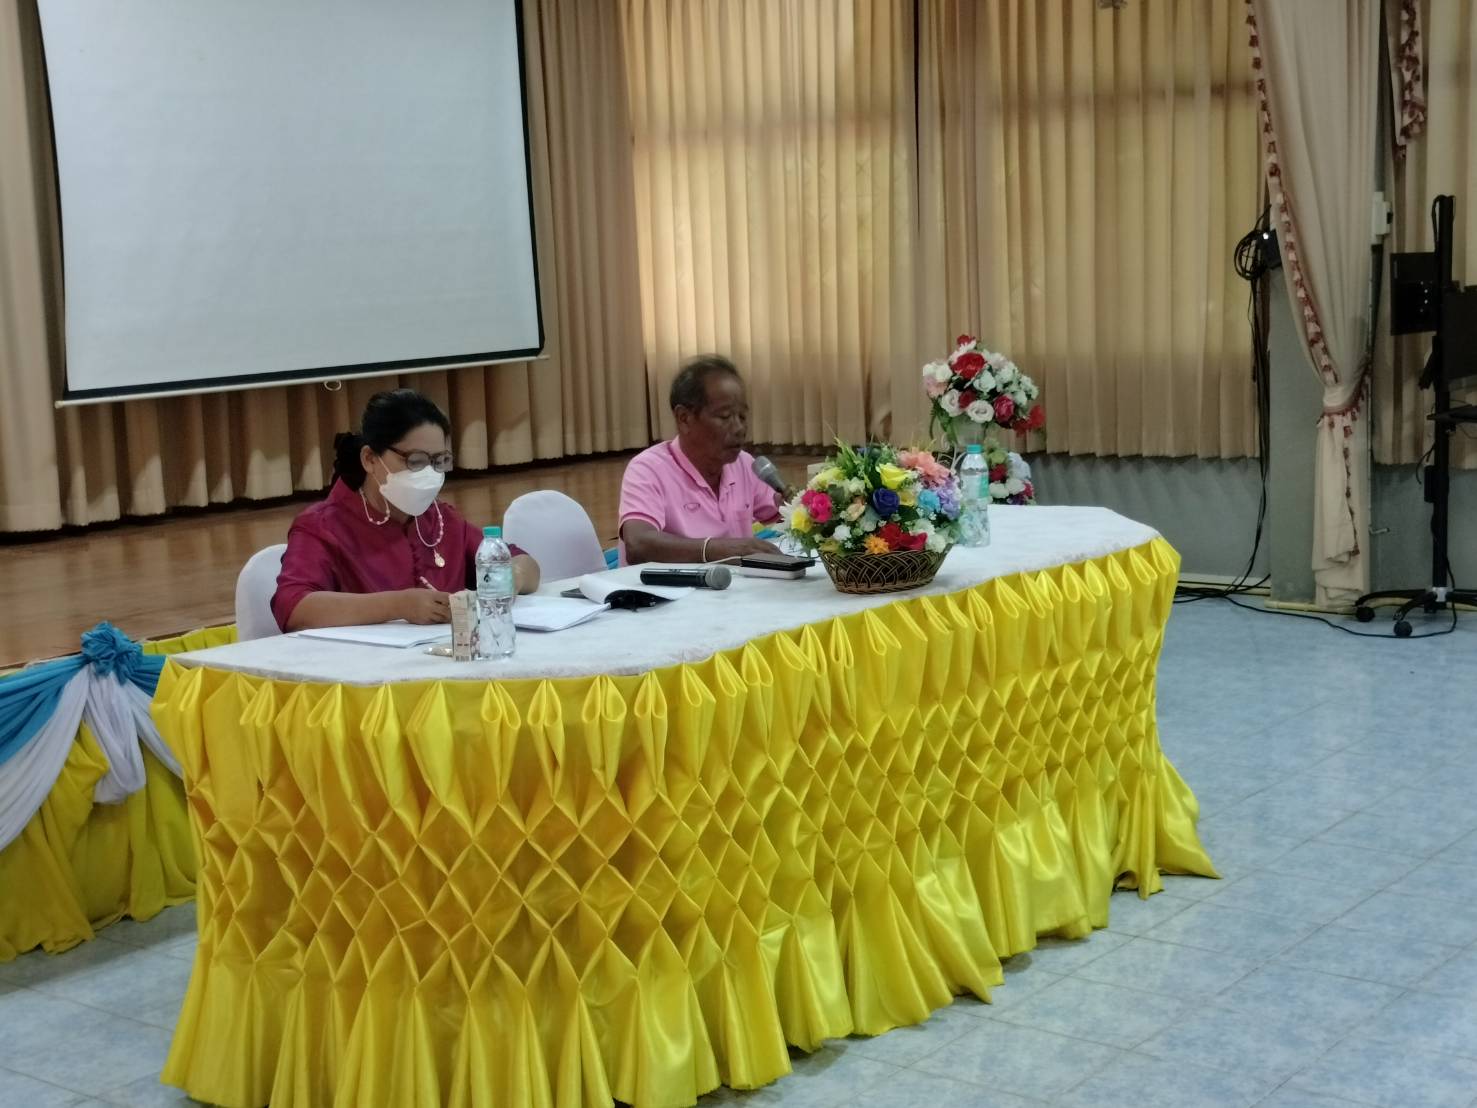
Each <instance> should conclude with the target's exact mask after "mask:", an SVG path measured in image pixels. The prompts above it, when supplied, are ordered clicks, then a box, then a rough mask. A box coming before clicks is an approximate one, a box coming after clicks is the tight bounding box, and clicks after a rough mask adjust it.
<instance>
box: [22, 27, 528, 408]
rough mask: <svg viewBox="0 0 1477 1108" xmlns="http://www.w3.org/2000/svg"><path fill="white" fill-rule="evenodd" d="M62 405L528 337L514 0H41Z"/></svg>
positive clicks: (336, 371) (355, 366) (346, 367)
mask: <svg viewBox="0 0 1477 1108" xmlns="http://www.w3.org/2000/svg"><path fill="white" fill-rule="evenodd" d="M40 12H41V20H42V35H43V39H44V43H45V51H46V67H47V74H48V82H49V85H50V91H51V111H52V122H53V127H54V130H55V138H56V159H57V170H58V181H59V189H60V202H61V213H62V248H63V264H64V267H65V268H64V272H65V281H64V283H65V296H66V345H67V349H66V378H67V388H66V397H65V399H67V400H79V401H80V400H89V399H98V398H102V397H109V396H126V395H129V394H135V393H147V392H161V391H168V392H180V391H203V390H208V389H216V388H222V387H243V386H246V385H251V384H265V383H270V382H274V381H283V380H293V379H298V380H302V379H325V378H336V377H348V376H355V375H363V374H370V373H385V372H396V371H401V370H411V369H418V368H426V367H430V366H442V365H456V364H480V363H486V362H490V361H497V360H501V359H507V358H514V357H528V356H530V355H533V354H535V353H537V352H538V351H539V350H540V348H541V347H542V346H543V322H542V319H541V317H540V313H539V300H538V276H537V271H536V267H535V260H534V242H533V213H532V210H531V204H530V190H529V180H528V157H527V141H526V135H525V120H524V102H523V77H522V50H521V48H520V47H521V43H520V32H521V25H520V14H521V13H520V11H519V5H518V3H517V0H435V2H434V3H429V4H416V3H408V2H406V0H103V2H99V0H40Z"/></svg>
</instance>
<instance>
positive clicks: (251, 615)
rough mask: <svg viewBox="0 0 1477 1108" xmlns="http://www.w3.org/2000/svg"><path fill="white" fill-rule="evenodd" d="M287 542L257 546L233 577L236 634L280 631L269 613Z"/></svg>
mask: <svg viewBox="0 0 1477 1108" xmlns="http://www.w3.org/2000/svg"><path fill="white" fill-rule="evenodd" d="M285 553H287V544H286V543H285V542H279V543H278V544H277V545H276V546H269V547H266V548H265V549H264V550H258V551H257V552H256V553H255V554H253V555H252V556H251V557H250V558H248V559H247V560H246V564H245V565H244V566H242V567H241V576H239V577H237V578H236V638H237V639H239V640H241V641H243V642H244V641H245V640H247V639H265V638H267V637H268V636H270V635H280V634H282V629H281V628H280V627H278V626H277V617H276V616H274V615H273V614H272V594H274V593H275V592H276V591H277V575H278V574H279V573H281V572H282V555H283V554H285Z"/></svg>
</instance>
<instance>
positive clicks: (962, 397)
mask: <svg viewBox="0 0 1477 1108" xmlns="http://www.w3.org/2000/svg"><path fill="white" fill-rule="evenodd" d="M979 398H980V394H979V393H977V392H975V391H974V389H965V390H964V391H963V392H961V393H960V394H959V407H960V408H961V409H962V408H967V407H969V406H970V405H971V404H973V403H974V402H975V401H976V400H978V399H979Z"/></svg>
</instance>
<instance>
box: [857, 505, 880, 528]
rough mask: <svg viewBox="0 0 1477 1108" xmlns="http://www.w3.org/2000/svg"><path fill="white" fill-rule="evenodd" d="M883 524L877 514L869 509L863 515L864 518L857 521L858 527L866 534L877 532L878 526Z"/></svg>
mask: <svg viewBox="0 0 1477 1108" xmlns="http://www.w3.org/2000/svg"><path fill="white" fill-rule="evenodd" d="M881 522H882V520H881V519H880V518H879V517H878V515H877V513H876V512H874V511H872V509H871V508H868V509H867V510H866V511H865V512H863V513H862V518H861V519H859V520H858V521H857V526H858V527H859V528H861V530H862V531H864V532H871V531H875V530H877V525H878V524H879V523H881Z"/></svg>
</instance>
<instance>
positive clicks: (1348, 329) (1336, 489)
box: [1248, 0, 1380, 606]
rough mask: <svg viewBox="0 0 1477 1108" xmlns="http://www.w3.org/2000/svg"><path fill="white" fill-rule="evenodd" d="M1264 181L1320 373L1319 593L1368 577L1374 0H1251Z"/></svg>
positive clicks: (1324, 601)
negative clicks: (1287, 0) (1367, 406)
mask: <svg viewBox="0 0 1477 1108" xmlns="http://www.w3.org/2000/svg"><path fill="white" fill-rule="evenodd" d="M1248 3H1249V4H1250V10H1251V15H1250V17H1249V18H1248V23H1249V24H1250V26H1251V44H1252V49H1253V66H1254V67H1255V68H1256V70H1257V91H1258V93H1259V95H1260V98H1261V106H1262V113H1263V127H1262V137H1263V145H1264V148H1265V153H1266V160H1267V184H1268V187H1269V189H1270V191H1271V195H1272V204H1273V207H1274V209H1275V211H1276V216H1277V225H1278V231H1279V232H1280V234H1281V239H1282V253H1283V258H1284V261H1285V263H1286V266H1287V276H1288V280H1287V288H1288V294H1289V297H1290V298H1291V301H1292V309H1293V318H1294V319H1295V320H1296V322H1297V323H1298V325H1299V335H1300V336H1301V338H1302V340H1303V345H1304V349H1305V351H1306V352H1307V354H1308V358H1309V360H1310V362H1311V363H1312V366H1313V369H1314V372H1316V373H1317V374H1318V377H1319V380H1320V381H1321V382H1322V383H1323V416H1322V418H1321V419H1320V420H1319V422H1318V446H1317V456H1316V462H1315V466H1316V476H1315V485H1314V498H1313V573H1314V579H1315V581H1316V584H1317V600H1318V603H1319V604H1321V605H1324V606H1339V605H1343V604H1347V603H1348V602H1349V601H1351V600H1352V599H1354V598H1355V597H1356V596H1358V595H1359V594H1360V593H1361V592H1364V591H1365V590H1366V589H1367V588H1368V584H1369V561H1368V557H1367V549H1368V533H1369V423H1368V418H1367V412H1366V410H1365V405H1364V401H1365V398H1366V396H1367V385H1368V373H1369V364H1368V349H1369V338H1370V335H1371V330H1370V328H1371V326H1372V322H1371V319H1370V310H1369V308H1370V303H1371V296H1370V277H1371V273H1372V268H1373V259H1374V255H1373V252H1372V250H1371V246H1370V211H1371V197H1372V195H1373V193H1374V188H1375V186H1374V181H1375V141H1376V124H1377V120H1378V108H1379V81H1380V72H1379V64H1380V60H1379V59H1380V53H1379V35H1380V8H1379V3H1378V0H1299V2H1298V3H1295V4H1289V3H1283V2H1278V0H1248Z"/></svg>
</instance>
